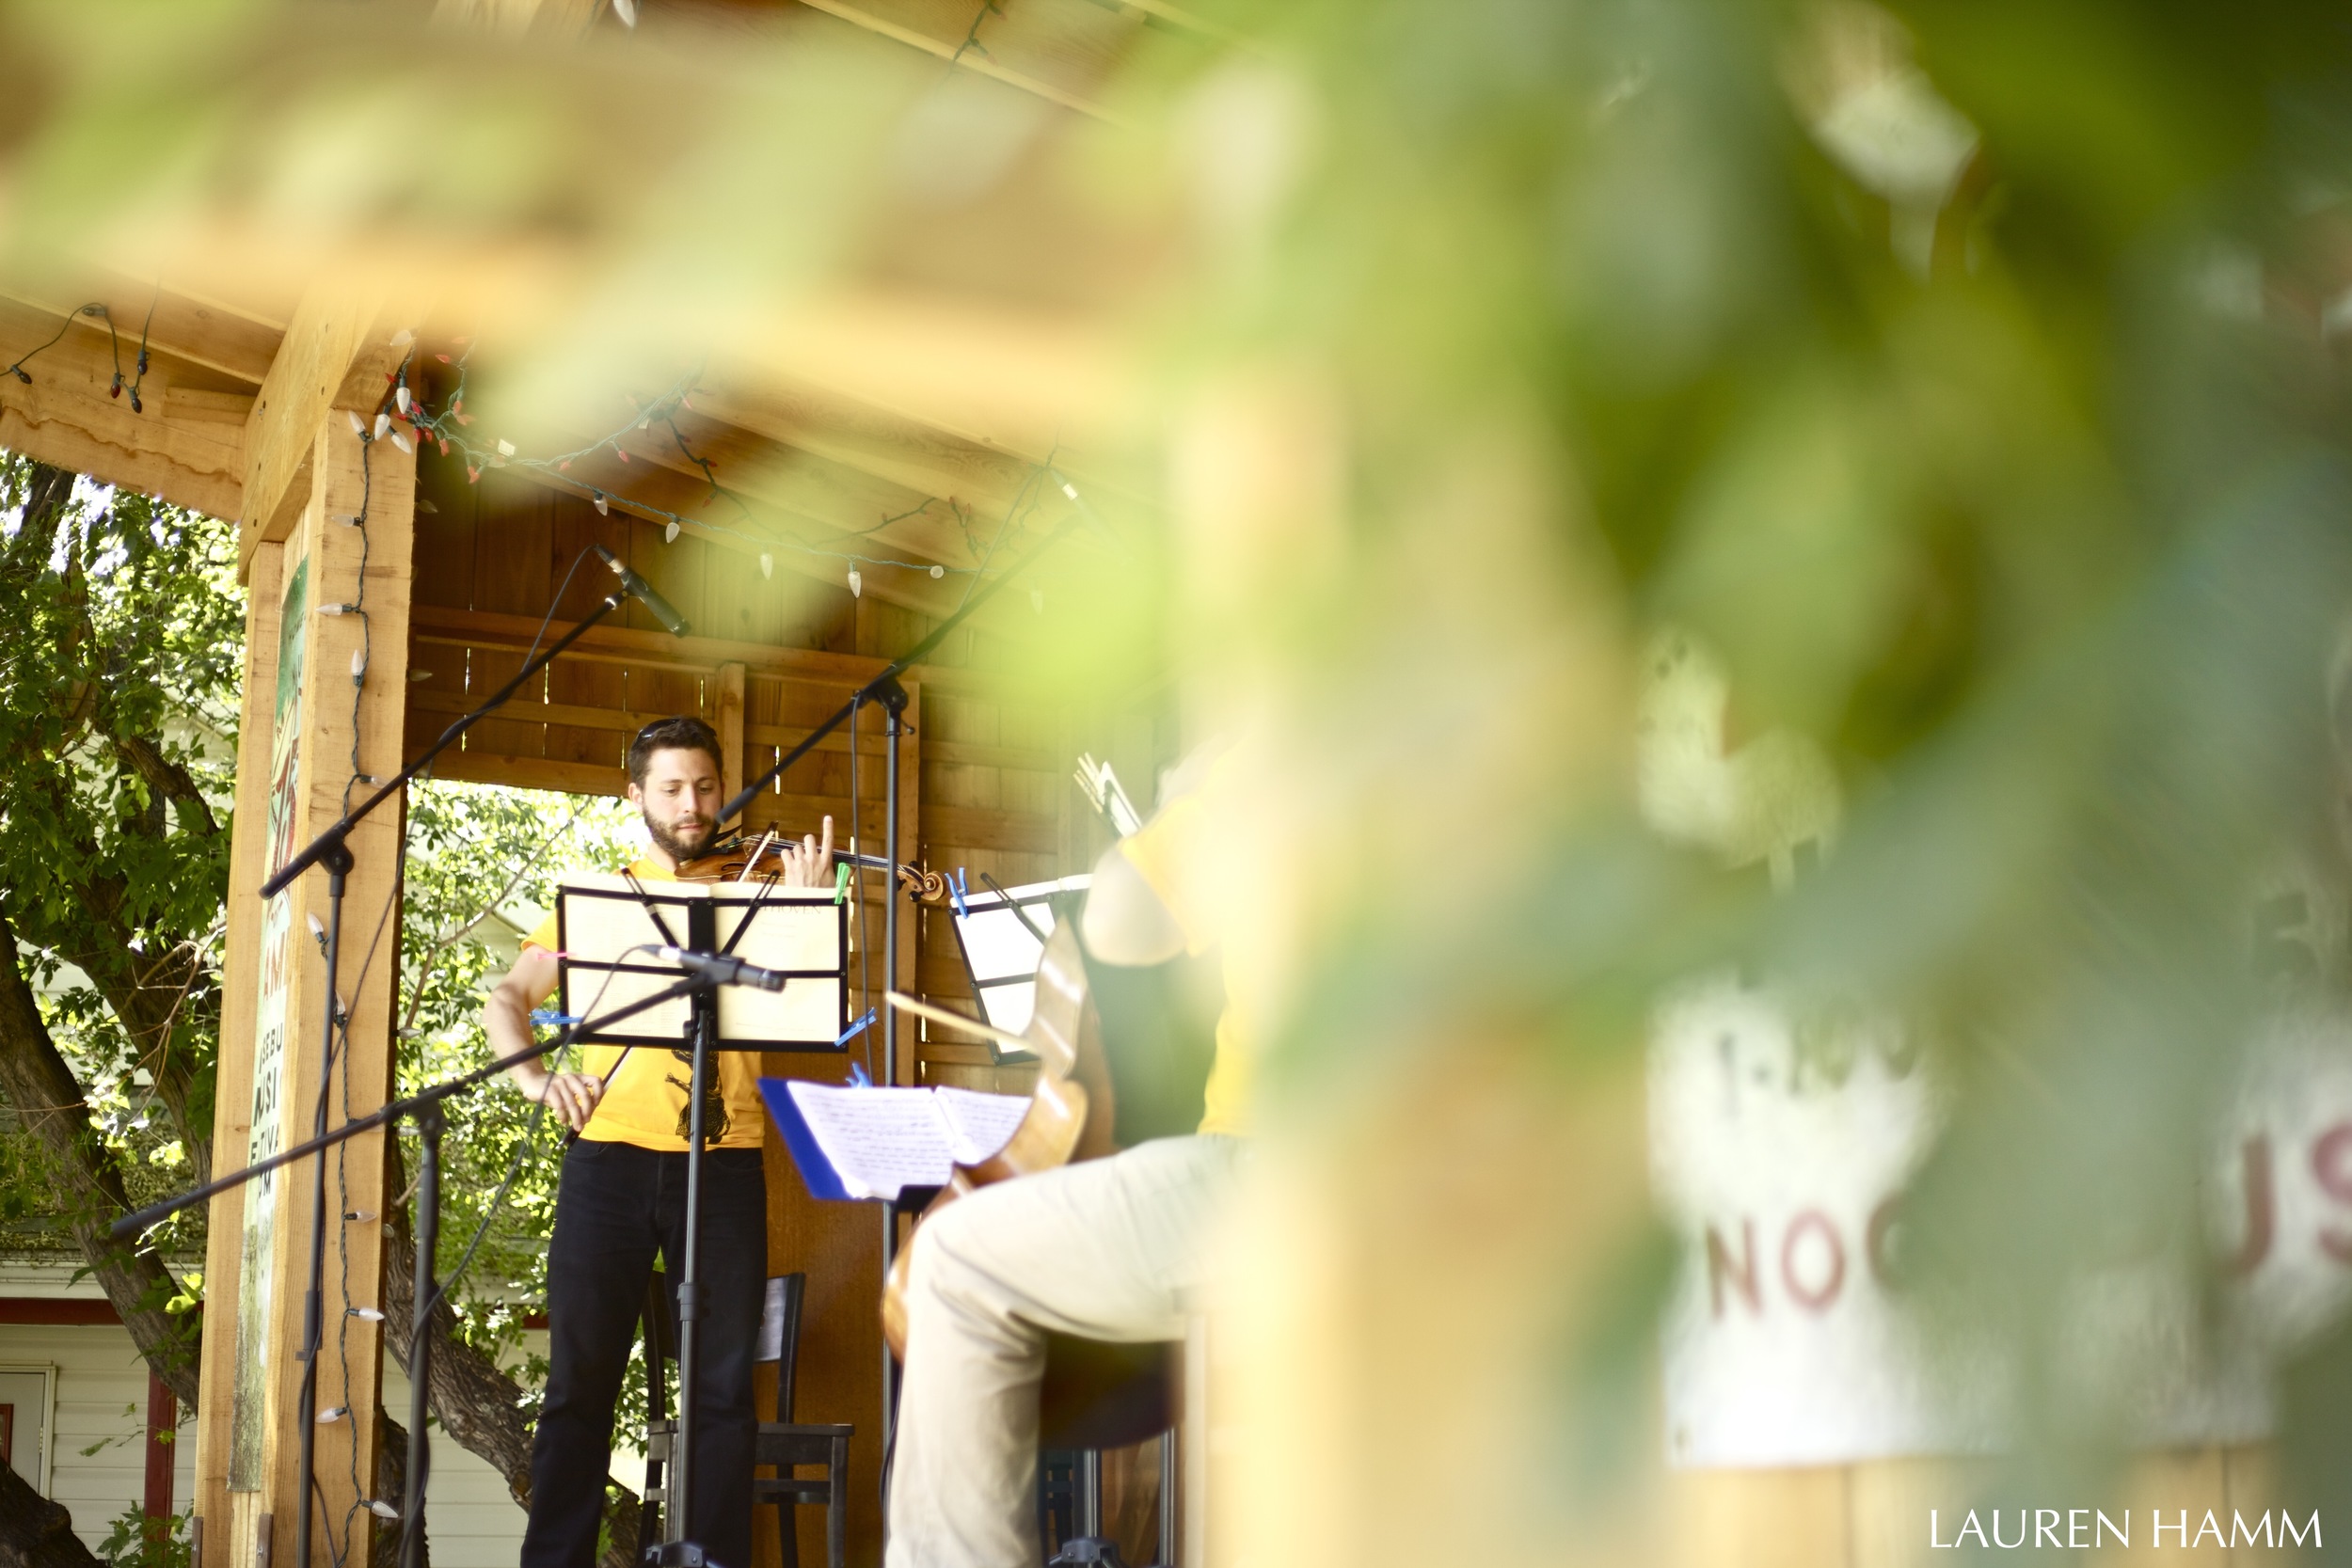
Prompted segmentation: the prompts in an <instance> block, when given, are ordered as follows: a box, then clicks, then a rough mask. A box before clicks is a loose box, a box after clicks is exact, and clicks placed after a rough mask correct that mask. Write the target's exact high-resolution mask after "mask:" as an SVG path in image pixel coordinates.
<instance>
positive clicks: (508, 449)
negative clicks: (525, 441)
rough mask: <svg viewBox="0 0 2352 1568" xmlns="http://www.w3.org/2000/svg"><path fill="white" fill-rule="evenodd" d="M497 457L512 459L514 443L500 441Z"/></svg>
mask: <svg viewBox="0 0 2352 1568" xmlns="http://www.w3.org/2000/svg"><path fill="white" fill-rule="evenodd" d="M499 455H500V456H501V457H512V456H514V455H515V443H514V442H512V441H501V442H500V443H499Z"/></svg>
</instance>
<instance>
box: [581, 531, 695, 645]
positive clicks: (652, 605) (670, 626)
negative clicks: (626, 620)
mask: <svg viewBox="0 0 2352 1568" xmlns="http://www.w3.org/2000/svg"><path fill="white" fill-rule="evenodd" d="M594 548H595V550H596V553H597V554H598V555H600V556H602V557H604V563H605V564H606V565H607V566H610V567H612V575H613V576H614V577H616V578H620V579H621V589H622V591H623V592H624V593H627V594H629V595H630V596H632V597H633V598H635V599H636V601H637V602H638V603H639V604H641V605H644V607H645V608H646V609H647V610H651V611H653V618H654V619H655V620H657V621H659V622H660V623H661V629H662V630H664V631H666V632H668V633H669V634H670V635H671V636H672V637H684V636H685V635H686V617H685V616H683V615H680V614H679V613H678V612H677V610H675V608H673V607H672V605H671V603H670V601H669V600H667V599H665V598H663V597H662V596H661V595H660V594H657V593H655V592H654V591H653V584H652V583H650V582H647V581H646V580H645V579H644V578H641V577H639V576H638V575H637V574H636V573H635V572H632V571H630V570H629V569H628V567H626V566H624V565H622V564H621V558H620V557H619V556H617V555H614V554H613V553H612V551H611V550H608V549H606V548H605V547H604V546H602V545H597V546H594Z"/></svg>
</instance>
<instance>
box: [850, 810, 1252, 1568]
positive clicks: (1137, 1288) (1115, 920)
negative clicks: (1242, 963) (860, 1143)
mask: <svg viewBox="0 0 2352 1568" xmlns="http://www.w3.org/2000/svg"><path fill="white" fill-rule="evenodd" d="M1216 778H1217V770H1216V768H1211V769H1210V773H1209V776H1208V778H1207V779H1206V780H1204V782H1203V784H1202V788H1201V790H1200V792H1196V793H1194V794H1188V795H1183V796H1179V797H1178V798H1177V799H1175V800H1171V801H1170V802H1169V803H1168V805H1167V806H1165V807H1163V808H1162V810H1161V811H1160V812H1159V813H1158V814H1157V815H1156V816H1153V817H1152V820H1151V821H1150V822H1147V823H1145V824H1144V826H1143V827H1142V828H1140V829H1138V830H1137V831H1136V832H1134V833H1133V834H1131V835H1129V836H1128V837H1127V838H1125V839H1122V840H1121V841H1120V843H1119V844H1117V845H1115V846H1113V847H1112V848H1111V849H1110V850H1109V852H1108V853H1106V854H1105V855H1104V857H1103V859H1102V861H1101V862H1100V863H1098V864H1097V865H1096V867H1095V871H1094V878H1093V882H1092V885H1091V887H1090V889H1089V893H1088V896H1087V904H1086V910H1085V913H1084V915H1083V916H1082V917H1081V928H1082V930H1083V933H1084V935H1085V937H1086V945H1087V949H1088V952H1089V957H1090V958H1092V959H1093V960H1095V961H1097V962H1106V963H1115V964H1127V965H1143V964H1155V963H1160V962H1164V961H1166V960H1168V959H1169V958H1174V957H1176V956H1177V955H1178V954H1179V953H1184V952H1189V953H1193V954H1196V955H1197V954H1200V953H1202V952H1205V951H1207V950H1208V949H1209V948H1210V947H1211V946H1213V945H1215V944H1216V943H1215V941H1214V934H1213V932H1212V931H1211V930H1210V928H1209V927H1210V920H1209V917H1208V912H1207V907H1206V902H1205V901H1204V900H1203V899H1201V898H1200V897H1199V896H1198V890H1199V884H1200V869H1201V867H1202V866H1203V865H1204V864H1205V863H1206V859H1207V857H1206V855H1205V854H1204V853H1203V851H1204V850H1205V848H1206V838H1207V833H1208V821H1209V813H1208V808H1207V805H1206V803H1205V800H1204V796H1206V795H1207V794H1208V792H1209V791H1210V790H1211V789H1213V788H1214V787H1215V786H1216ZM1227 992H1228V1000H1227V1005H1226V1009H1225V1014H1224V1016H1223V1017H1222V1018H1221V1019H1219V1020H1218V1022H1217V1031H1216V1059H1215V1062H1214V1065H1213V1066H1212V1068H1211V1069H1210V1074H1209V1083H1208V1088H1207V1091H1206V1094H1205V1095H1204V1101H1205V1104H1204V1106H1203V1110H1204V1115H1203V1117H1202V1118H1201V1122H1200V1132H1198V1133H1196V1134H1194V1135H1193V1136H1190V1137H1183V1138H1161V1139H1156V1140H1154V1141H1152V1142H1150V1143H1145V1144H1140V1145H1138V1146H1136V1148H1131V1149H1127V1150H1125V1151H1124V1152H1121V1153H1119V1154H1115V1155H1112V1156H1110V1157H1109V1158H1107V1159H1102V1160H1089V1161H1086V1162H1084V1163H1082V1164H1074V1165H1067V1166H1064V1167H1062V1168H1061V1169H1058V1170H1053V1171H1046V1172H1043V1173H1041V1174H1040V1175H1037V1176H1032V1177H1025V1178H1023V1179H1022V1180H1016V1181H1006V1182H1000V1183H998V1184H996V1185H994V1186H989V1187H983V1188H981V1189H979V1190H978V1191H977V1192H975V1193H972V1194H970V1195H968V1196H964V1197H961V1198H959V1199H958V1200H957V1201H956V1202H955V1203H953V1204H951V1205H949V1206H948V1207H946V1208H945V1209H943V1210H941V1211H940V1212H939V1213H937V1214H936V1215H934V1216H932V1217H931V1218H930V1219H928V1220H926V1221H924V1223H923V1224H922V1225H921V1226H920V1227H917V1228H916V1230H915V1232H914V1243H913V1247H914V1255H913V1258H912V1259H911V1260H910V1264H909V1271H910V1272H909V1280H908V1292H907V1354H906V1375H905V1380H904V1382H903V1384H902V1385H901V1388H900V1397H899V1405H898V1419H899V1426H898V1458H897V1463H896V1465H895V1468H894V1471H893V1474H892V1478H891V1489H890V1544H889V1550H888V1554H887V1557H886V1562H887V1565H888V1568H1025V1565H1027V1564H1030V1563H1034V1562H1036V1561H1037V1560H1038V1557H1039V1553H1038V1544H1039V1543H1038V1539H1037V1443H1038V1386H1039V1384H1040V1382H1041V1379H1042V1378H1043V1375H1044V1369H1045V1336H1046V1335H1047V1334H1049V1333H1060V1334H1072V1335H1077V1336H1079V1337H1081V1338H1089V1339H1101V1340H1109V1341H1124V1342H1143V1341H1149V1340H1159V1339H1181V1338H1184V1307H1183V1303H1184V1302H1185V1300H1186V1299H1187V1298H1188V1296H1190V1295H1191V1293H1192V1292H1194V1291H1197V1290H1198V1289H1199V1288H1200V1287H1201V1286H1202V1285H1203V1284H1204V1283H1206V1280H1207V1277H1208V1274H1209V1267H1210V1250H1211V1238H1212V1235H1213V1233H1214V1231H1215V1228H1216V1216H1217V1214H1218V1212H1219V1210H1220V1208H1221V1206H1222V1202H1223V1198H1224V1196H1225V1194H1226V1192H1227V1191H1228V1189H1229V1188H1230V1187H1231V1185H1232V1179H1233V1175H1234V1170H1235V1166H1236V1164H1238V1162H1239V1159H1240V1157H1241V1151H1242V1148H1243V1144H1242V1141H1241V1137H1240V1134H1241V1133H1242V1132H1243V1126H1244V1124H1243V1116H1242V1101H1243V1095H1244V1090H1245V1087H1246V1082H1245V1080H1246V1076H1247V1070H1248V1057H1247V1055H1246V1054H1245V1051H1244V1043H1245V1036H1244V1033H1243V1024H1242V1022H1241V1015H1242V1013H1243V1012H1244V1010H1245V1009H1242V1008H1239V1007H1237V1006H1235V1004H1234V1002H1233V1000H1232V976H1231V973H1230V971H1229V974H1228V982H1227Z"/></svg>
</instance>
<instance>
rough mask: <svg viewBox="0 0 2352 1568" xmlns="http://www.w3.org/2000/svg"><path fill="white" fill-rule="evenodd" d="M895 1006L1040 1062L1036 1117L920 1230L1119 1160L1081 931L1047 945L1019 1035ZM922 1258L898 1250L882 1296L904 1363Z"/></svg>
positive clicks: (956, 1185) (1060, 933)
mask: <svg viewBox="0 0 2352 1568" xmlns="http://www.w3.org/2000/svg"><path fill="white" fill-rule="evenodd" d="M890 1000H891V1002H892V1003H893V1004H894V1005H896V1006H900V1007H902V1008H905V1009H906V1010H907V1011H910V1012H915V1013H920V1014H923V1015H924V1016H926V1017H935V1018H938V1019H940V1020H941V1021H942V1022H952V1023H953V1024H955V1025H956V1026H957V1027H959V1028H962V1029H969V1030H974V1031H976V1032H977V1033H980V1034H985V1035H990V1036H993V1037H997V1038H999V1039H1001V1040H1003V1041H1004V1042H1006V1043H1008V1044H1010V1045H1013V1046H1016V1047H1018V1048H1019V1049H1021V1050H1024V1051H1026V1052H1029V1053H1032V1054H1034V1055H1035V1056H1036V1057H1037V1062H1038V1069H1037V1085H1036V1087H1034V1088H1033V1089H1032V1090H1030V1093H1029V1109H1028V1112H1027V1114H1025V1116H1023V1117H1022V1118H1021V1125H1020V1126H1019V1127H1017V1128H1015V1129H1014V1130H1013V1134H1012V1137H1011V1139H1010V1140H1009V1141H1008V1142H1007V1143H1006V1145H1005V1147H1004V1148H1000V1149H998V1150H997V1151H996V1152H995V1153H993V1154H992V1155H990V1156H989V1157H988V1158H987V1159H985V1160H982V1161H980V1162H979V1163H978V1164H970V1165H963V1164H959V1165H957V1166H955V1167H954V1168H953V1170H952V1171H951V1172H950V1173H949V1175H948V1179H947V1184H946V1186H944V1187H942V1188H940V1190H939V1196H936V1197H934V1198H932V1199H931V1201H930V1203H929V1204H927V1205H926V1206H925V1207H924V1210H923V1212H922V1214H921V1216H920V1217H919V1218H918V1219H917V1220H916V1222H915V1223H916V1224H918V1225H919V1224H921V1223H922V1221H923V1220H925V1219H929V1218H930V1216H931V1215H932V1214H934V1213H936V1212H939V1211H940V1210H941V1209H942V1208H944V1207H945V1206H946V1205H947V1204H950V1203H953V1202H954V1201H955V1200H956V1199H957V1198H959V1197H961V1196H964V1195H965V1194H967V1193H970V1192H974V1191H977V1189H979V1188H981V1187H986V1186H990V1185H993V1183H995V1182H998V1181H1010V1180H1016V1179H1018V1178H1020V1177H1024V1176H1034V1175H1036V1174H1037V1173H1039V1172H1040V1171H1047V1170H1054V1169H1057V1168H1058V1167H1060V1166H1062V1165H1067V1164H1073V1163H1074V1162H1076V1161H1080V1160H1095V1159H1100V1158H1101V1157H1102V1156H1104V1155H1105V1154H1113V1153H1116V1152H1118V1148H1119V1146H1118V1144H1117V1143H1116V1142H1115V1141H1114V1139H1113V1137H1112V1131H1111V1130H1112V1128H1113V1127H1115V1126H1116V1125H1117V1121H1118V1102H1117V1101H1116V1100H1115V1098H1114V1096H1113V1093H1112V1089H1111V1071H1110V1062H1109V1059H1108V1058H1107V1057H1106V1056H1104V1053H1103V1016H1102V1013H1101V1012H1100V1010H1098V1009H1097V1008H1096V1006H1095V1005H1094V998H1093V996H1092V995H1091V994H1090V992H1089V990H1088V986H1087V969H1086V958H1085V957H1084V955H1083V954H1082V953H1081V952H1080V951H1079V947H1078V936H1077V922H1076V921H1074V920H1064V921H1057V923H1056V924H1055V927H1054V933H1053V935H1052V936H1050V937H1048V938H1047V939H1046V942H1045V951H1044V952H1043V953H1042V954H1041V956H1040V957H1039V958H1038V963H1037V1005H1036V1007H1035V1009H1034V1010H1033V1011H1031V1013H1030V1014H1029V1026H1028V1028H1027V1029H1026V1030H1025V1031H1024V1032H1023V1033H1022V1034H1020V1035H1017V1036H1016V1035H1004V1034H1001V1033H1000V1032H999V1031H997V1030H993V1029H991V1028H989V1027H988V1026H987V1025H986V1024H984V1023H982V1022H979V1021H978V1020H977V1019H969V1018H965V1017H963V1016H962V1015H961V1014H960V1013H950V1012H947V1011H946V1009H945V1008H933V1007H930V1006H925V1005H923V1004H920V1003H914V1002H913V1001H912V1000H911V999H910V998H907V997H902V996H899V995H898V994H897V993H896V992H893V993H892V995H891V997H890ZM913 1256H914V1248H913V1247H911V1246H910V1247H901V1248H899V1249H898V1257H897V1259H894V1260H893V1261H892V1263H891V1267H890V1277H889V1279H888V1280H887V1281H885V1282H884V1284H883V1286H882V1337H883V1338H886V1339H888V1340H889V1341H890V1350H891V1354H894V1355H896V1356H898V1358H899V1359H900V1360H902V1361H903V1360H905V1359H906V1354H907V1307H906V1290H907V1278H908V1272H907V1271H908V1268H909V1259H911V1258H912V1257H913Z"/></svg>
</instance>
